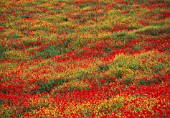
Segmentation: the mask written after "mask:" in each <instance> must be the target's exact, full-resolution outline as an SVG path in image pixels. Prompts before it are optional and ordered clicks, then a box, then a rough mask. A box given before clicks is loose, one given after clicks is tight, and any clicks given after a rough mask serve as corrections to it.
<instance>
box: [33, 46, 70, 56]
mask: <svg viewBox="0 0 170 118" xmlns="http://www.w3.org/2000/svg"><path fill="white" fill-rule="evenodd" d="M66 52H67V51H66V49H64V48H63V47H61V46H56V45H49V46H48V47H47V48H45V49H43V50H41V51H40V52H38V53H36V57H41V58H50V57H54V56H57V55H61V54H64V53H66Z"/></svg>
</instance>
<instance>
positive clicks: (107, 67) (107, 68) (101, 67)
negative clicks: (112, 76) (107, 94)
mask: <svg viewBox="0 0 170 118" xmlns="http://www.w3.org/2000/svg"><path fill="white" fill-rule="evenodd" d="M99 69H100V71H107V70H109V66H108V65H100V66H99Z"/></svg>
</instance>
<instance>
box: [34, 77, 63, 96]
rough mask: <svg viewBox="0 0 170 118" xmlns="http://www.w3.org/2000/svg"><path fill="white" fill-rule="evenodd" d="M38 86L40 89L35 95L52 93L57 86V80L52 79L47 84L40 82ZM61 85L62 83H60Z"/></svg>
mask: <svg viewBox="0 0 170 118" xmlns="http://www.w3.org/2000/svg"><path fill="white" fill-rule="evenodd" d="M37 84H38V86H39V88H38V89H37V90H36V91H35V92H34V93H42V92H50V90H51V89H52V88H54V87H55V86H56V84H57V80H55V79H50V80H48V81H47V82H43V81H39V82H38V83H37ZM59 84H61V82H59Z"/></svg>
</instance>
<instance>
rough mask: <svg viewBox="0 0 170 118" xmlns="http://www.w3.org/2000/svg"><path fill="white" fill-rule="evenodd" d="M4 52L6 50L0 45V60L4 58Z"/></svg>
mask: <svg viewBox="0 0 170 118" xmlns="http://www.w3.org/2000/svg"><path fill="white" fill-rule="evenodd" d="M5 51H6V48H5V47H4V46H3V45H2V44H0V59H1V58H4V56H5V55H4V52H5Z"/></svg>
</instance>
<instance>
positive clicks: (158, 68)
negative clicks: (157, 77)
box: [152, 62, 164, 73]
mask: <svg viewBox="0 0 170 118" xmlns="http://www.w3.org/2000/svg"><path fill="white" fill-rule="evenodd" d="M163 68H164V63H162V62H160V63H158V64H157V65H155V66H153V67H152V70H153V71H154V72H155V73H158V72H159V71H160V70H161V69H163Z"/></svg>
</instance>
